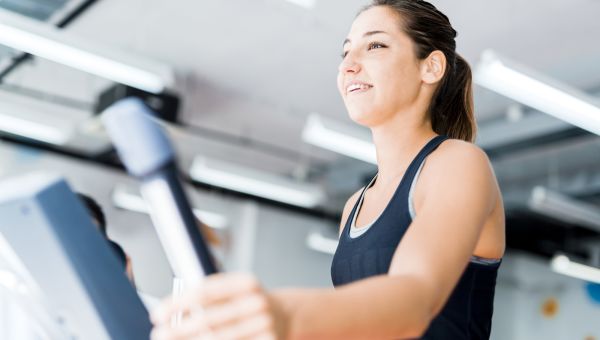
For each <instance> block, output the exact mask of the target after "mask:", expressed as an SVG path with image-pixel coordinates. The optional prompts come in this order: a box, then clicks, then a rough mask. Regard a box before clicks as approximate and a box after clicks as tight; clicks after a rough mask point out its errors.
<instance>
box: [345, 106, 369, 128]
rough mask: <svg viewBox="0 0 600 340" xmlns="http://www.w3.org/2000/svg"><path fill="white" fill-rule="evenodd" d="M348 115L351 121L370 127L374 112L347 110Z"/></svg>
mask: <svg viewBox="0 0 600 340" xmlns="http://www.w3.org/2000/svg"><path fill="white" fill-rule="evenodd" d="M348 115H349V116H350V119H352V121H353V122H355V123H356V124H359V125H362V126H365V127H370V126H371V125H372V124H373V120H374V119H373V118H375V114H374V113H373V112H370V111H359V110H348Z"/></svg>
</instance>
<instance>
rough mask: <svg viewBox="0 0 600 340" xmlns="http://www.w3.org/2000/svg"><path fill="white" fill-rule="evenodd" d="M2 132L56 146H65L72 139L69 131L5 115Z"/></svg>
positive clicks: (0, 119) (1, 120)
mask: <svg viewBox="0 0 600 340" xmlns="http://www.w3.org/2000/svg"><path fill="white" fill-rule="evenodd" d="M0 130H1V131H4V132H8V133H10V134H13V135H17V136H23V137H26V138H30V139H34V140H38V141H42V142H45V143H50V144H55V145H64V144H65V143H66V142H67V141H68V140H69V138H70V133H69V131H64V130H61V129H59V128H57V127H54V126H50V125H45V124H43V123H42V122H37V121H35V120H29V119H27V118H25V117H18V116H13V115H10V114H5V113H0Z"/></svg>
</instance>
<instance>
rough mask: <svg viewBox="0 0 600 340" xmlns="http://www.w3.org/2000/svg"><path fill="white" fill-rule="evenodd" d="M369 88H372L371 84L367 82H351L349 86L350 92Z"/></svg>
mask: <svg viewBox="0 0 600 340" xmlns="http://www.w3.org/2000/svg"><path fill="white" fill-rule="evenodd" d="M368 88H371V86H370V85H367V84H351V85H350V86H348V92H352V91H354V90H366V89H368Z"/></svg>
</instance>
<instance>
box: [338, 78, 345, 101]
mask: <svg viewBox="0 0 600 340" xmlns="http://www.w3.org/2000/svg"><path fill="white" fill-rule="evenodd" d="M343 81H344V80H343V77H342V74H341V73H339V72H338V75H337V88H338V91H339V92H340V95H341V96H342V97H344V90H343V87H344V85H343V84H342V82H343Z"/></svg>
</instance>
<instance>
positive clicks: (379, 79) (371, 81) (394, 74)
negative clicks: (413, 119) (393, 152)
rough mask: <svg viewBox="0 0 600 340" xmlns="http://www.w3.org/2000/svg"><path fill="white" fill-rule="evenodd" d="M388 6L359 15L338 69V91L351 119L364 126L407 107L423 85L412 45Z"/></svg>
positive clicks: (397, 17) (382, 119) (384, 119)
mask: <svg viewBox="0 0 600 340" xmlns="http://www.w3.org/2000/svg"><path fill="white" fill-rule="evenodd" d="M399 20H401V19H400V16H399V15H398V14H397V13H396V12H394V11H393V10H392V9H390V8H388V7H383V6H379V7H373V8H370V9H368V10H366V11H364V12H362V13H361V14H360V15H359V16H358V17H357V18H356V20H354V23H353V24H352V27H351V29H350V33H349V34H348V37H347V39H346V41H345V42H344V46H343V55H342V56H343V60H342V62H341V64H340V66H339V72H338V79H337V84H338V89H339V91H340V93H341V95H342V99H343V100H344V103H345V104H346V109H347V110H348V113H349V115H350V118H352V120H354V121H355V122H357V123H359V124H361V125H365V126H368V127H374V126H377V125H380V124H382V123H384V122H385V121H386V120H387V119H388V118H390V117H392V116H393V115H395V114H396V113H397V112H400V111H402V110H403V109H404V108H406V107H409V106H410V105H411V104H412V103H413V102H414V101H415V100H416V99H417V95H418V93H419V87H420V85H421V74H420V70H419V60H418V59H417V58H416V56H415V53H414V44H413V42H412V40H411V39H410V38H409V37H408V36H407V35H406V34H405V33H404V32H402V30H401V28H400V27H401V26H400V21H399Z"/></svg>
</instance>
